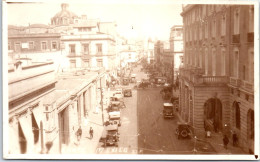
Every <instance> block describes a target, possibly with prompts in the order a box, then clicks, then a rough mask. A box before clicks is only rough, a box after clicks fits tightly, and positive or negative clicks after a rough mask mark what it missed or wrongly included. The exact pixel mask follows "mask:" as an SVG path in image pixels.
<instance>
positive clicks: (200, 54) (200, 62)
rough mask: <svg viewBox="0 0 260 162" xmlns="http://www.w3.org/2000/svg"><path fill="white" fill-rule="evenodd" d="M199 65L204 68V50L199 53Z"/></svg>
mask: <svg viewBox="0 0 260 162" xmlns="http://www.w3.org/2000/svg"><path fill="white" fill-rule="evenodd" d="M199 67H200V68H202V50H200V53H199Z"/></svg>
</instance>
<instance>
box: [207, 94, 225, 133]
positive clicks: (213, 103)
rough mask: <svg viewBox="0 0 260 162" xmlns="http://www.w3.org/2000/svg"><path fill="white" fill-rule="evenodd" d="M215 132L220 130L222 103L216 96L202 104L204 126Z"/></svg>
mask: <svg viewBox="0 0 260 162" xmlns="http://www.w3.org/2000/svg"><path fill="white" fill-rule="evenodd" d="M206 126H209V127H210V128H213V130H215V132H218V131H221V130H222V104H221V101H220V100H219V99H218V98H210V99H208V100H207V101H206V102H205V104H204V127H205V128H206Z"/></svg>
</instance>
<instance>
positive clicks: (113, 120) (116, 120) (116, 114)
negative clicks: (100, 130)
mask: <svg viewBox="0 0 260 162" xmlns="http://www.w3.org/2000/svg"><path fill="white" fill-rule="evenodd" d="M108 116H109V121H108V122H109V125H113V124H116V125H118V126H119V127H120V126H121V119H120V117H121V113H120V111H113V112H109V113H108Z"/></svg>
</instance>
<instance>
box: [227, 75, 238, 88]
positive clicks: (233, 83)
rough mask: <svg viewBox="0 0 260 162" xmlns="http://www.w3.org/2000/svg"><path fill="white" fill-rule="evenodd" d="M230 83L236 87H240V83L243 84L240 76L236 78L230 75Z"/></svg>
mask: <svg viewBox="0 0 260 162" xmlns="http://www.w3.org/2000/svg"><path fill="white" fill-rule="evenodd" d="M229 84H231V85H233V86H236V87H239V86H240V84H241V80H240V79H238V78H235V77H230V78H229Z"/></svg>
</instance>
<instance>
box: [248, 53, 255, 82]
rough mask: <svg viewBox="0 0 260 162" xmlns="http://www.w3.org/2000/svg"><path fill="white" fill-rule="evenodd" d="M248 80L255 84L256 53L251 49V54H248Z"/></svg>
mask: <svg viewBox="0 0 260 162" xmlns="http://www.w3.org/2000/svg"><path fill="white" fill-rule="evenodd" d="M248 56H249V57H248V60H249V61H248V68H249V69H248V71H249V73H248V80H249V82H251V83H254V51H253V49H249V52H248Z"/></svg>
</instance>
